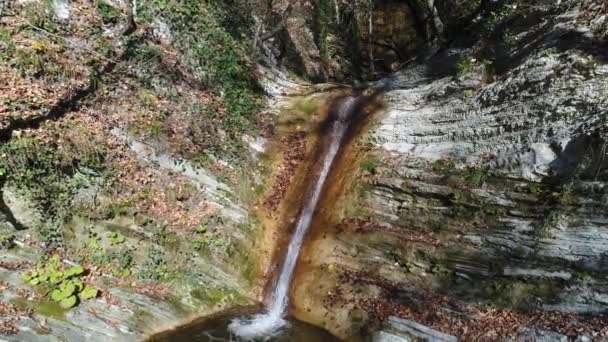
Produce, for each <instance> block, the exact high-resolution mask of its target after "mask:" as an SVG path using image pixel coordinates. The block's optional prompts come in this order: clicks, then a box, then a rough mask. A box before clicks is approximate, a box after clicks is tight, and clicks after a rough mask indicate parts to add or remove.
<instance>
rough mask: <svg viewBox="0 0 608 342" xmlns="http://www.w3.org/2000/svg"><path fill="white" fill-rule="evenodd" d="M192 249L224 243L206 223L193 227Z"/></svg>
mask: <svg viewBox="0 0 608 342" xmlns="http://www.w3.org/2000/svg"><path fill="white" fill-rule="evenodd" d="M194 233H195V237H194V242H193V245H194V249H199V250H200V249H203V248H205V247H209V246H219V245H222V244H224V239H222V238H221V237H220V236H219V235H218V234H217V233H216V232H214V231H210V230H209V229H208V227H207V226H206V225H199V226H197V227H196V228H194Z"/></svg>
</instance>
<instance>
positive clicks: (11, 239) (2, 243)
mask: <svg viewBox="0 0 608 342" xmlns="http://www.w3.org/2000/svg"><path fill="white" fill-rule="evenodd" d="M13 247H15V235H13V234H7V235H0V249H11V248H13Z"/></svg>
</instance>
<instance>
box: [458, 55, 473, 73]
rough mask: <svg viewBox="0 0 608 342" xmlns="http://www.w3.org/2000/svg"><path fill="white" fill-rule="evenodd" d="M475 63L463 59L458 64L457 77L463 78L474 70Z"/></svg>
mask: <svg viewBox="0 0 608 342" xmlns="http://www.w3.org/2000/svg"><path fill="white" fill-rule="evenodd" d="M476 64H477V61H476V60H475V59H474V58H469V57H465V58H462V59H461V60H460V62H458V72H457V75H458V77H464V76H466V75H467V74H470V73H471V72H473V70H474V69H475V66H476Z"/></svg>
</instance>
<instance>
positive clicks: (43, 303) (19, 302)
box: [10, 297, 69, 321]
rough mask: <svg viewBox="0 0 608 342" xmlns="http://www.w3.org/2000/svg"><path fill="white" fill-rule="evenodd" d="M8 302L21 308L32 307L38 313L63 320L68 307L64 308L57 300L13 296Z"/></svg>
mask: <svg viewBox="0 0 608 342" xmlns="http://www.w3.org/2000/svg"><path fill="white" fill-rule="evenodd" d="M10 303H11V304H13V305H15V306H16V307H18V308H21V309H32V310H34V312H35V313H36V314H38V315H42V316H46V317H50V318H54V319H57V320H61V321H65V320H66V317H65V314H66V313H67V312H68V311H69V309H64V308H62V307H61V306H60V305H59V302H56V301H52V300H28V299H26V298H20V297H17V298H13V299H11V300H10Z"/></svg>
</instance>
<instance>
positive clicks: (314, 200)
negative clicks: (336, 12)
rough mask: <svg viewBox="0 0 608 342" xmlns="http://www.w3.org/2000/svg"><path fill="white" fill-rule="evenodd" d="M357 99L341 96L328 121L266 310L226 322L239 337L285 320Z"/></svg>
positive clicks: (274, 328) (266, 331) (270, 330)
mask: <svg viewBox="0 0 608 342" xmlns="http://www.w3.org/2000/svg"><path fill="white" fill-rule="evenodd" d="M356 100H357V98H356V97H354V96H348V97H346V98H344V99H343V100H342V102H341V103H340V106H339V108H338V111H337V113H336V117H335V118H332V119H333V122H331V128H330V129H329V131H328V134H329V146H328V148H327V149H326V150H325V153H324V154H323V156H322V158H323V159H322V163H321V170H320V173H319V176H318V178H317V179H316V180H315V181H314V183H313V186H312V188H311V191H310V193H309V194H308V196H307V197H306V200H305V205H304V206H303V207H302V210H301V212H300V215H299V217H298V221H297V224H296V228H295V233H294V235H293V237H292V239H291V241H290V243H289V246H288V248H287V254H286V255H285V261H284V262H283V266H282V267H281V272H280V273H279V278H278V280H277V282H276V284H275V286H274V290H273V292H272V295H271V297H270V303H269V305H268V308H267V311H266V313H264V314H259V315H256V316H254V317H252V318H249V319H237V320H235V321H233V322H232V323H231V324H230V326H229V329H230V330H231V331H232V332H233V333H235V334H236V335H237V336H238V337H240V338H242V339H245V340H251V339H254V338H258V337H265V336H272V335H273V334H275V333H277V332H278V331H279V330H280V329H281V328H282V327H283V326H284V325H285V324H286V322H285V320H284V319H283V316H285V314H286V311H287V307H288V302H289V285H290V283H291V278H292V276H293V271H294V270H295V267H296V263H297V261H298V256H299V255H300V249H301V247H302V243H303V241H304V237H305V236H306V232H307V231H308V227H309V226H310V223H311V221H312V219H313V215H314V213H315V210H316V208H317V204H318V203H319V199H320V197H321V193H322V190H323V185H324V184H325V181H326V180H327V177H328V175H329V172H330V170H331V166H332V165H333V162H334V160H335V158H336V155H337V154H338V151H339V150H340V146H341V145H342V140H343V138H344V136H345V135H346V132H347V130H348V127H349V124H350V119H351V114H352V113H353V111H354V110H355V105H356Z"/></svg>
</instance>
